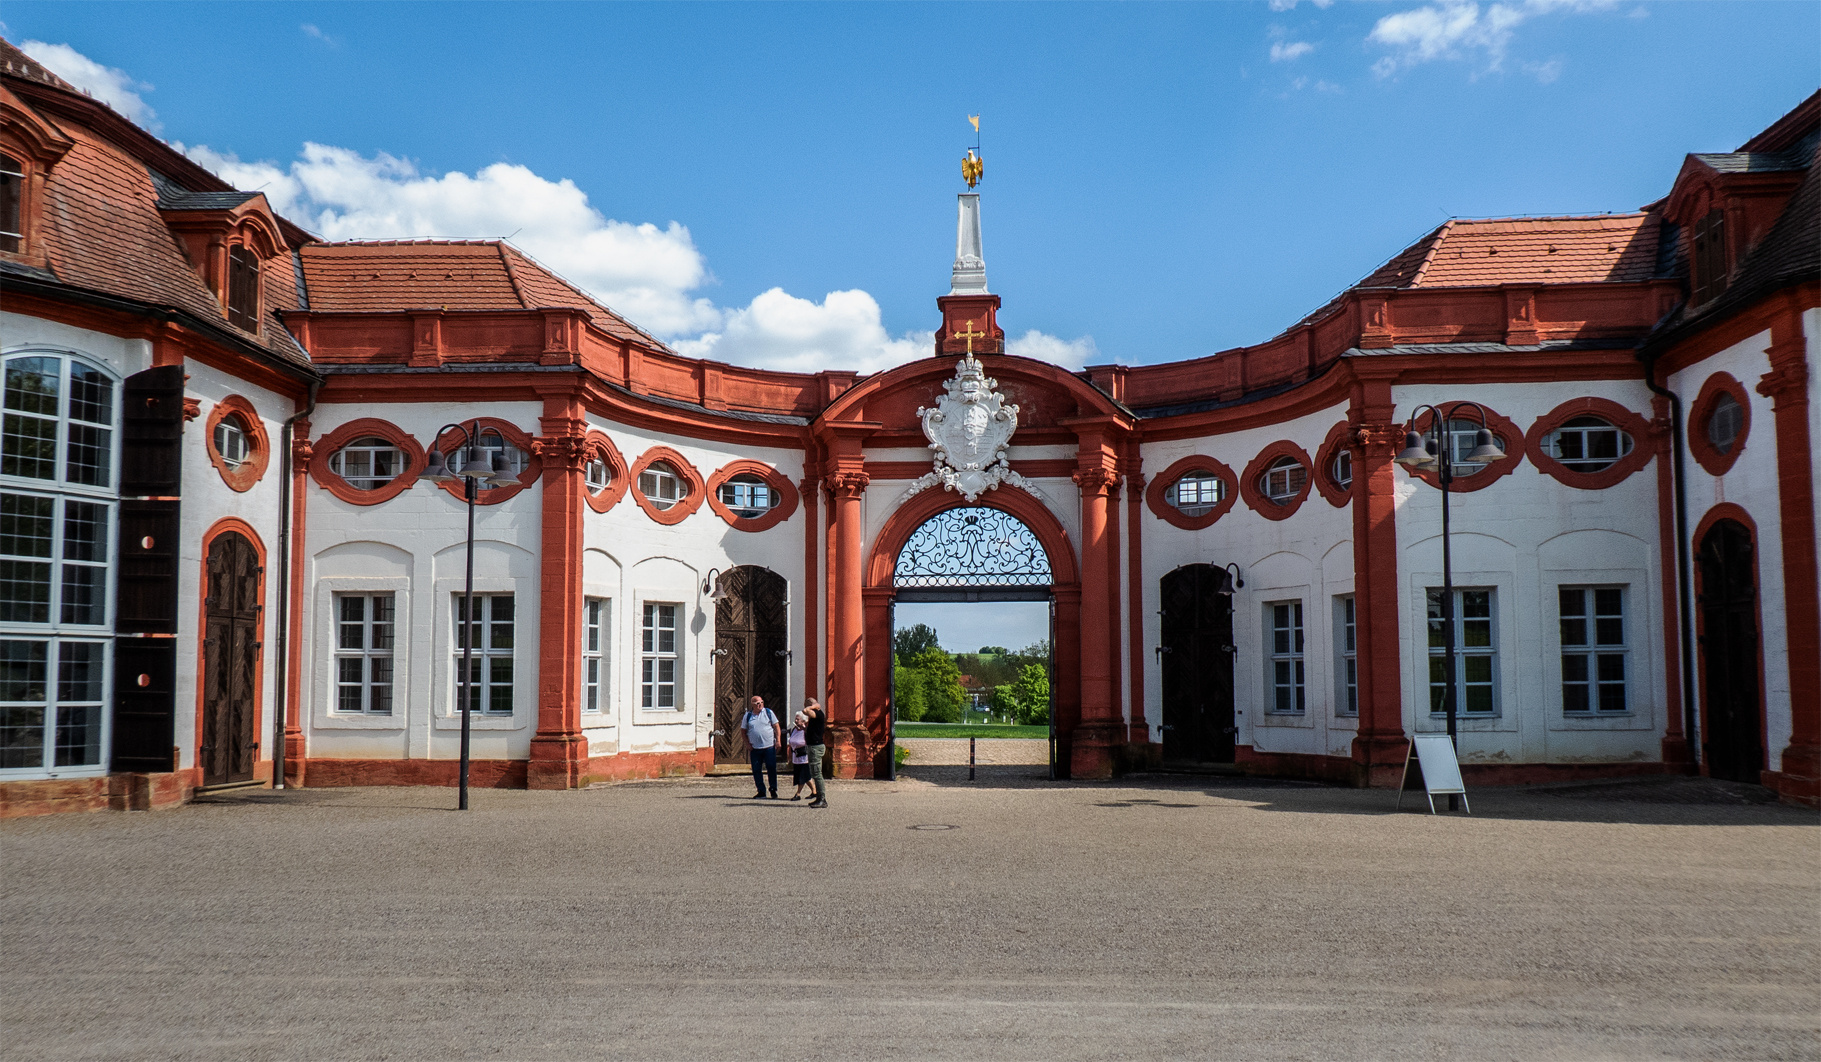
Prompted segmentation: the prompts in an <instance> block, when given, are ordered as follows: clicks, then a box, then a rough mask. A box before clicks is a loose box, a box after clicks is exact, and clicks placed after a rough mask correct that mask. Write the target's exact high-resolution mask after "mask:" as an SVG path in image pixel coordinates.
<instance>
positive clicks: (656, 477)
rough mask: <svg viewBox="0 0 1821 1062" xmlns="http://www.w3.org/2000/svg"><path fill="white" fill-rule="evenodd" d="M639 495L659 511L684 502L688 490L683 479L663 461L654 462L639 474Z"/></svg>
mask: <svg viewBox="0 0 1821 1062" xmlns="http://www.w3.org/2000/svg"><path fill="white" fill-rule="evenodd" d="M639 493H640V494H643V495H644V496H645V500H646V501H648V502H650V503H651V504H652V505H654V506H656V507H657V508H659V509H668V508H670V507H671V506H673V505H675V504H676V503H677V502H680V501H682V500H683V497H684V496H685V495H686V494H688V490H687V489H686V488H685V487H684V486H683V480H682V477H680V476H678V475H677V471H676V469H674V468H671V467H670V465H668V464H666V463H665V462H663V461H656V462H653V463H652V464H651V465H649V466H647V467H646V469H645V471H643V472H640V473H639Z"/></svg>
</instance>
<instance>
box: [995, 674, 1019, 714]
mask: <svg viewBox="0 0 1821 1062" xmlns="http://www.w3.org/2000/svg"><path fill="white" fill-rule="evenodd" d="M991 704H992V706H993V714H994V715H996V716H1001V717H1003V718H1006V719H1010V720H1012V721H1013V722H1017V720H1018V691H1017V690H1015V689H1013V688H1012V686H1011V684H1010V683H1007V684H1006V685H1003V686H996V687H994V688H993V696H992V701H991Z"/></svg>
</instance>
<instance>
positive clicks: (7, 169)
mask: <svg viewBox="0 0 1821 1062" xmlns="http://www.w3.org/2000/svg"><path fill="white" fill-rule="evenodd" d="M24 204H25V167H23V166H21V165H19V160H18V159H16V158H14V157H12V156H11V155H0V251H6V252H8V253H11V254H18V253H19V252H21V251H23V250H25V206H24Z"/></svg>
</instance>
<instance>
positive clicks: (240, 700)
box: [197, 531, 265, 785]
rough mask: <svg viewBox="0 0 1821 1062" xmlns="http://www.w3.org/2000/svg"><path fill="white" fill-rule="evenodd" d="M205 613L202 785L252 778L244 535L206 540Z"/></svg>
mask: <svg viewBox="0 0 1821 1062" xmlns="http://www.w3.org/2000/svg"><path fill="white" fill-rule="evenodd" d="M208 573H209V586H208V597H207V598H206V599H205V600H204V602H203V608H204V612H205V614H206V615H207V617H208V624H207V628H206V629H205V630H204V631H203V643H202V644H203V664H202V672H203V674H202V735H201V741H200V743H199V745H198V748H197V752H198V754H199V756H200V758H201V760H202V784H203V785H223V784H226V783H229V782H247V781H251V780H252V778H253V761H254V759H256V758H257V754H258V751H259V745H258V743H257V742H256V741H255V740H254V737H253V735H254V726H255V723H256V720H255V719H254V718H253V717H254V714H255V712H254V697H255V695H256V691H257V690H258V688H259V650H260V644H259V582H260V578H261V577H262V576H263V575H264V574H265V569H264V568H262V567H260V564H259V554H258V552H257V551H256V550H254V549H253V544H252V543H251V542H248V541H247V539H246V537H245V536H244V535H241V534H240V533H239V532H236V531H225V532H223V533H221V534H219V535H217V536H215V538H214V540H213V541H212V542H210V543H209V559H208Z"/></svg>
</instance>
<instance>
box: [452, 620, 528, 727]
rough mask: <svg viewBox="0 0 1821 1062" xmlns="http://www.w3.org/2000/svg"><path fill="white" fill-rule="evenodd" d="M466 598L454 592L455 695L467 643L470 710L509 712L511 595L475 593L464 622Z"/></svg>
mask: <svg viewBox="0 0 1821 1062" xmlns="http://www.w3.org/2000/svg"><path fill="white" fill-rule="evenodd" d="M466 604H467V599H466V598H464V597H463V596H462V595H461V594H456V595H455V610H454V612H455V681H456V690H455V692H456V698H457V702H458V703H459V699H460V697H461V689H462V687H461V678H462V657H463V655H464V651H465V650H466V649H467V647H468V643H469V642H470V641H472V642H473V643H474V655H473V657H472V664H471V666H470V670H469V672H468V682H469V686H468V702H467V707H468V710H469V711H470V712H485V713H489V714H494V715H510V714H511V712H512V650H513V646H514V645H515V644H516V642H515V638H514V623H513V618H514V617H513V605H512V595H511V594H475V595H474V620H473V622H472V623H470V622H468V612H467V609H466V607H465V606H466Z"/></svg>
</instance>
